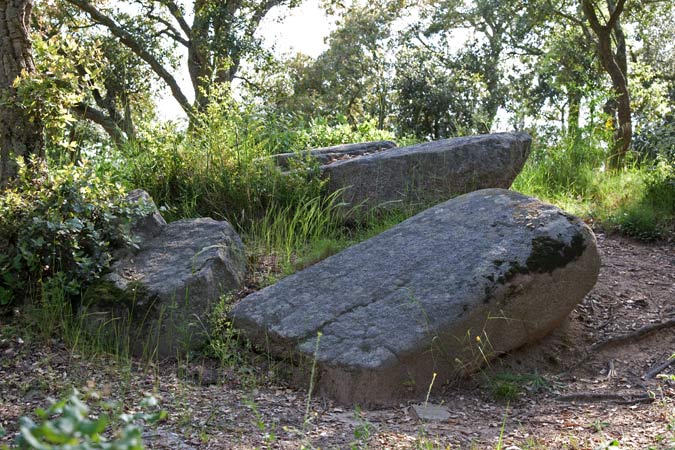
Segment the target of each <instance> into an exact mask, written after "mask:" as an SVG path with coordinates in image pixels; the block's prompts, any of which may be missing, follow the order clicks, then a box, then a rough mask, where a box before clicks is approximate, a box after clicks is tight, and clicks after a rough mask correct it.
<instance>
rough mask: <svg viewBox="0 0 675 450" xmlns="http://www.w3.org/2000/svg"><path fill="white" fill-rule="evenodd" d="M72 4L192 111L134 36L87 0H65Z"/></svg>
mask: <svg viewBox="0 0 675 450" xmlns="http://www.w3.org/2000/svg"><path fill="white" fill-rule="evenodd" d="M66 1H68V2H69V3H71V4H72V5H75V6H76V7H78V8H79V9H81V10H82V11H84V12H86V13H87V14H89V16H90V17H91V18H92V20H94V21H95V22H96V23H99V24H100V25H103V26H104V27H106V28H107V29H108V30H110V32H111V33H112V34H113V35H114V36H116V37H117V38H118V39H119V40H120V42H122V44H124V45H126V46H127V47H128V48H129V49H130V50H131V51H132V52H134V53H135V54H136V55H138V57H139V58H141V59H142V60H143V61H145V62H146V63H147V64H148V65H149V66H150V67H151V68H152V70H153V71H154V72H155V73H156V74H157V75H158V76H159V77H160V78H161V79H162V80H164V82H165V83H166V84H167V85H168V86H169V89H171V93H172V95H173V96H174V98H175V99H176V100H177V101H178V103H179V104H180V106H181V108H183V110H184V111H185V112H186V113H187V114H188V115H190V114H191V113H192V106H191V105H190V102H189V101H188V99H187V97H186V96H185V94H183V91H182V90H181V88H180V86H178V83H177V82H176V79H175V78H174V77H173V75H171V74H170V73H169V71H168V70H166V68H165V67H164V66H163V65H162V64H161V63H160V62H159V61H158V60H157V58H155V57H154V56H153V55H152V54H151V53H150V52H149V51H147V50H146V49H145V48H144V47H143V46H142V45H141V44H140V43H139V42H138V41H137V40H136V39H135V38H134V36H133V35H132V34H131V33H129V32H128V31H126V30H125V29H123V28H122V27H120V26H119V25H118V24H117V23H116V22H115V21H114V20H113V19H111V18H110V17H108V16H106V15H105V14H103V13H102V12H101V11H99V10H98V9H96V7H94V6H93V5H92V4H91V3H89V2H88V1H87V0H66Z"/></svg>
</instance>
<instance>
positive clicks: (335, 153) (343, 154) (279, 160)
mask: <svg viewBox="0 0 675 450" xmlns="http://www.w3.org/2000/svg"><path fill="white" fill-rule="evenodd" d="M394 147H396V142H393V141H371V142H360V143H356V144H341V145H333V146H331V147H320V148H315V149H312V150H307V151H303V152H293V153H279V154H277V155H273V156H272V159H273V161H274V163H275V164H276V165H277V166H279V167H281V168H283V169H289V168H290V165H291V161H292V160H293V159H296V158H297V159H302V158H304V157H306V156H307V155H308V154H309V156H310V157H312V158H314V159H316V160H317V161H318V162H319V164H321V165H325V164H328V163H330V162H332V161H335V160H340V159H342V158H353V157H356V156H361V155H365V154H368V153H375V152H381V151H383V150H388V149H390V148H394Z"/></svg>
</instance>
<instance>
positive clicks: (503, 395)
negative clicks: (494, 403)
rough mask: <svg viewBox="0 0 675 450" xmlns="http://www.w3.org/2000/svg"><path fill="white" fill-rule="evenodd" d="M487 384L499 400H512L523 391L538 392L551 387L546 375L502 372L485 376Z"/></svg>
mask: <svg viewBox="0 0 675 450" xmlns="http://www.w3.org/2000/svg"><path fill="white" fill-rule="evenodd" d="M485 385H486V386H487V388H488V390H489V391H490V394H491V395H492V396H493V397H494V398H495V399H496V400H499V401H503V402H511V401H514V400H516V399H518V397H520V396H521V395H522V394H523V393H525V392H529V393H537V392H539V391H542V390H545V389H548V388H549V384H548V382H547V381H546V379H545V378H544V377H542V376H541V375H538V374H518V373H512V372H501V373H495V374H490V375H486V376H485Z"/></svg>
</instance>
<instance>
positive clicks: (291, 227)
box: [247, 191, 342, 264]
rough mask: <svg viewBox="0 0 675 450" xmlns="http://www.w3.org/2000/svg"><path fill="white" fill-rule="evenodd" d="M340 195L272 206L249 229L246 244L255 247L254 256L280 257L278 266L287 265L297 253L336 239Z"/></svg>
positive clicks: (308, 198) (307, 198)
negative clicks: (259, 254) (330, 239)
mask: <svg viewBox="0 0 675 450" xmlns="http://www.w3.org/2000/svg"><path fill="white" fill-rule="evenodd" d="M340 194H341V192H340V191H337V192H334V193H332V194H331V195H329V196H327V197H322V196H313V197H305V198H302V199H300V202H299V204H297V205H283V204H273V205H271V206H270V207H269V208H268V209H267V211H266V212H265V214H264V216H263V217H262V218H261V220H259V221H258V222H256V223H255V224H253V225H252V226H251V227H250V229H249V230H250V231H249V233H248V235H247V237H248V239H247V240H248V241H250V242H253V243H255V245H256V246H257V248H256V251H257V252H260V253H265V254H275V255H278V256H281V257H282V263H283V264H289V263H291V261H292V258H293V257H294V256H297V255H298V253H302V252H305V251H311V249H312V247H313V246H314V245H320V244H321V242H322V241H323V240H324V239H327V238H329V237H335V236H337V234H338V227H339V222H340V208H341V207H342V205H341V204H340V203H339V199H340Z"/></svg>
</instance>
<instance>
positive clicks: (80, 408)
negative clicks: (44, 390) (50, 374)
mask: <svg viewBox="0 0 675 450" xmlns="http://www.w3.org/2000/svg"><path fill="white" fill-rule="evenodd" d="M157 404H158V403H157V400H156V399H155V398H154V397H146V398H145V399H144V400H143V401H142V402H141V408H142V409H143V410H144V412H140V413H135V414H122V415H120V416H119V421H120V422H121V423H122V425H123V426H121V427H120V428H119V429H118V430H117V431H116V433H115V436H114V437H113V438H112V439H109V438H107V437H106V436H105V435H104V433H105V432H106V430H107V429H108V427H109V425H110V422H111V421H110V419H109V417H108V416H107V415H105V414H101V415H98V416H97V417H96V418H93V419H90V418H89V415H90V411H89V407H88V406H87V405H86V404H84V403H83V402H82V401H81V400H80V398H79V396H78V393H77V391H75V392H74V393H73V394H72V395H71V396H70V397H68V398H67V399H64V400H61V401H59V402H56V403H54V404H53V405H52V406H50V407H49V408H48V409H46V410H43V409H38V410H36V411H35V415H36V416H37V417H38V419H39V420H40V421H41V422H40V423H36V422H34V421H33V420H32V419H31V418H29V417H21V418H20V419H19V436H18V437H17V439H16V446H15V447H13V448H14V449H16V450H29V449H34V450H71V449H72V450H74V449H78V450H98V449H101V450H104V449H109V450H141V449H143V440H142V437H141V432H142V428H141V425H139V423H140V422H141V421H143V422H147V423H149V424H154V423H157V422H158V421H160V420H163V419H164V418H166V415H167V413H166V412H165V411H161V410H158V407H157ZM145 411H149V412H145ZM4 448H5V449H6V447H4Z"/></svg>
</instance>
